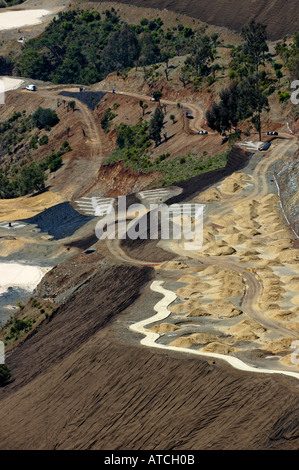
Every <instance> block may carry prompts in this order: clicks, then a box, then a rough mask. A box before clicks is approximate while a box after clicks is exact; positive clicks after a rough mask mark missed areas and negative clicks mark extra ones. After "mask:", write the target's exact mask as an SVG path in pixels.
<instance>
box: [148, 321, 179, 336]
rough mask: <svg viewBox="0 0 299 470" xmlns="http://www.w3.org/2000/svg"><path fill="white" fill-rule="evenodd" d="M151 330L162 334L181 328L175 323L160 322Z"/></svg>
mask: <svg viewBox="0 0 299 470" xmlns="http://www.w3.org/2000/svg"><path fill="white" fill-rule="evenodd" d="M149 330H150V331H153V332H154V333H159V335H161V334H165V333H171V332H173V331H177V330H180V328H179V327H178V326H175V325H173V324H172V323H160V324H158V325H154V326H152V328H150V329H149Z"/></svg>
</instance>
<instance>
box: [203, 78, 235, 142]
mask: <svg viewBox="0 0 299 470" xmlns="http://www.w3.org/2000/svg"><path fill="white" fill-rule="evenodd" d="M242 118H243V116H242V112H241V109H240V107H239V87H238V85H237V83H236V82H233V83H231V85H230V86H229V87H228V88H226V89H224V90H222V91H221V93H220V101H219V103H215V102H214V103H213V104H212V107H211V109H210V110H208V111H207V112H206V120H207V124H208V126H209V127H210V128H211V129H213V130H216V131H217V132H219V134H224V133H225V132H226V131H231V129H232V128H235V129H236V127H237V125H238V122H239V121H240V120H242Z"/></svg>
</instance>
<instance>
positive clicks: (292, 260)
mask: <svg viewBox="0 0 299 470" xmlns="http://www.w3.org/2000/svg"><path fill="white" fill-rule="evenodd" d="M275 259H276V260H278V261H280V262H281V263H288V264H299V250H284V251H282V252H280V253H279V255H278V256H277V257H276V258H275Z"/></svg>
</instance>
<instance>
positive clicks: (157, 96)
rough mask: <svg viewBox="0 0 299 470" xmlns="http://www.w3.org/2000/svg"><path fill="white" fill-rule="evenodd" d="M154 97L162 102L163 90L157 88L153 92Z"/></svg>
mask: <svg viewBox="0 0 299 470" xmlns="http://www.w3.org/2000/svg"><path fill="white" fill-rule="evenodd" d="M153 98H154V99H155V100H156V101H159V103H160V99H161V98H162V91H161V90H155V91H154V92H153Z"/></svg>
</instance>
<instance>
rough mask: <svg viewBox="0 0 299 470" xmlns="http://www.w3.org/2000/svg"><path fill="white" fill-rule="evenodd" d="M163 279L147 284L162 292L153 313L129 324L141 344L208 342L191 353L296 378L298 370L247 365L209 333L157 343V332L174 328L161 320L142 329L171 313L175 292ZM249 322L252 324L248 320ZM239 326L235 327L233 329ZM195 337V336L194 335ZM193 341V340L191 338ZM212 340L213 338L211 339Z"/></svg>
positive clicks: (180, 346) (187, 345)
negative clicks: (164, 284)
mask: <svg viewBox="0 0 299 470" xmlns="http://www.w3.org/2000/svg"><path fill="white" fill-rule="evenodd" d="M163 282H164V281H153V283H152V284H151V289H152V290H153V291H154V292H158V293H161V294H163V298H162V299H161V300H159V302H158V303H157V304H156V305H155V306H154V310H155V311H156V312H157V313H156V314H155V315H154V316H152V317H150V318H147V319H146V320H142V321H140V322H137V323H134V324H132V325H131V326H130V329H131V330H133V331H135V332H137V333H141V334H144V335H145V337H144V338H143V339H142V340H141V344H143V345H145V346H151V347H155V348H162V349H163V348H165V347H167V348H169V349H173V350H179V351H182V352H189V351H190V349H189V348H190V347H192V346H194V344H195V345H196V344H198V343H208V345H207V346H206V347H205V348H201V349H200V350H196V351H194V350H192V353H194V354H198V355H200V356H207V357H213V358H216V359H222V360H225V361H227V362H229V363H230V364H231V365H232V366H233V367H235V368H236V369H239V370H244V371H251V372H258V373H265V372H266V373H270V374H272V373H274V374H275V373H281V374H285V375H288V376H290V377H295V378H297V379H299V373H298V372H291V371H278V370H277V369H273V370H272V369H263V368H255V367H253V366H250V365H248V364H246V363H244V362H243V361H241V360H240V359H238V358H236V357H232V356H229V354H230V353H232V352H234V351H235V348H233V347H230V346H229V345H225V344H224V343H223V342H219V341H215V336H214V337H213V336H212V335H203V334H198V335H191V336H189V337H188V338H183V341H181V342H179V341H178V340H175V341H174V342H172V343H170V344H169V345H167V346H166V345H165V344H161V343H158V342H157V340H158V339H159V338H160V335H161V334H162V335H163V334H164V333H165V332H169V331H175V329H173V328H170V327H166V328H165V323H164V328H162V330H157V328H156V329H154V328H151V329H146V325H149V324H151V323H154V322H157V321H159V320H164V319H165V318H167V317H169V316H170V315H171V312H170V310H169V309H168V306H169V305H170V304H171V303H172V302H173V301H174V300H175V298H176V295H175V294H174V293H173V292H172V291H171V290H168V289H165V288H164V287H163V286H162V284H163ZM251 323H254V322H252V321H251ZM246 326H249V325H248V321H247V322H246ZM250 326H251V328H250V331H252V329H257V330H260V329H261V326H260V325H258V324H256V325H255V324H252V325H250ZM238 330H239V329H238V328H237V331H238ZM194 336H195V338H194ZM193 340H194V341H193ZM213 340H214V341H213ZM285 343H286V345H288V342H287V341H285ZM279 346H280V348H278V349H281V346H282V345H281V343H280V345H279Z"/></svg>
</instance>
